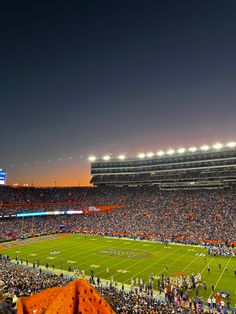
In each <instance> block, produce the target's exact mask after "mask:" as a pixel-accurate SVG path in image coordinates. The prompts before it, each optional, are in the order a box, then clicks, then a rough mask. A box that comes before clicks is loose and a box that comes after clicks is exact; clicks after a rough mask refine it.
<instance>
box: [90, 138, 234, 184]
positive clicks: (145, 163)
mask: <svg viewBox="0 0 236 314" xmlns="http://www.w3.org/2000/svg"><path fill="white" fill-rule="evenodd" d="M92 157H93V158H90V161H91V175H92V179H91V181H90V182H91V183H92V184H94V185H95V186H98V185H113V186H127V185H129V186H132V185H158V186H159V187H160V189H196V188H224V187H229V186H232V185H236V143H235V142H230V143H228V144H226V145H222V144H220V143H216V144H215V145H213V146H212V147H209V146H208V145H203V146H201V148H199V149H197V148H196V147H190V148H189V149H185V148H180V149H178V150H177V151H175V150H173V149H169V150H168V151H167V152H163V151H159V152H157V154H155V155H154V154H153V153H152V152H149V153H147V154H144V153H139V155H138V157H136V158H125V155H120V156H119V157H118V158H111V157H110V156H109V155H106V156H104V158H103V159H98V160H97V159H96V158H95V157H94V156H92Z"/></svg>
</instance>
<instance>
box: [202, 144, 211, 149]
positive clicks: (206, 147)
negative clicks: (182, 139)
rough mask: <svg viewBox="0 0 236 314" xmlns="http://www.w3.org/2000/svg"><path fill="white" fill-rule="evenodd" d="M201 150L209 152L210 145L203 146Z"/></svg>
mask: <svg viewBox="0 0 236 314" xmlns="http://www.w3.org/2000/svg"><path fill="white" fill-rule="evenodd" d="M200 148H201V150H208V149H209V148H210V147H209V146H208V145H202V146H201V147H200Z"/></svg>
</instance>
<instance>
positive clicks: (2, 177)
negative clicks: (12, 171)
mask: <svg viewBox="0 0 236 314" xmlns="http://www.w3.org/2000/svg"><path fill="white" fill-rule="evenodd" d="M6 176H7V174H6V171H4V170H2V169H0V185H4V184H5V183H6Z"/></svg>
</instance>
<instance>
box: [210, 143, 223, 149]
mask: <svg viewBox="0 0 236 314" xmlns="http://www.w3.org/2000/svg"><path fill="white" fill-rule="evenodd" d="M212 147H213V148H214V149H221V148H222V147H223V145H222V144H221V143H216V144H214V145H213V146H212Z"/></svg>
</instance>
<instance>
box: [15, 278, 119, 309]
mask: <svg viewBox="0 0 236 314" xmlns="http://www.w3.org/2000/svg"><path fill="white" fill-rule="evenodd" d="M17 313H18V314H43V313H45V314H77V313H78V314H84V313H87V314H89V313H91V314H93V313H96V314H99V313H100V314H111V313H112V314H113V313H115V312H114V311H113V309H112V308H111V306H110V304H109V303H108V302H107V301H106V300H104V299H103V297H101V296H100V295H99V293H98V292H97V291H96V290H95V289H94V288H93V287H92V286H91V285H90V284H89V283H88V282H87V281H85V280H82V279H78V280H75V281H72V282H71V283H69V285H67V286H65V287H55V288H49V289H47V290H44V291H42V292H39V293H37V294H35V295H33V296H31V297H22V298H20V299H19V301H18V306H17Z"/></svg>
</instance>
